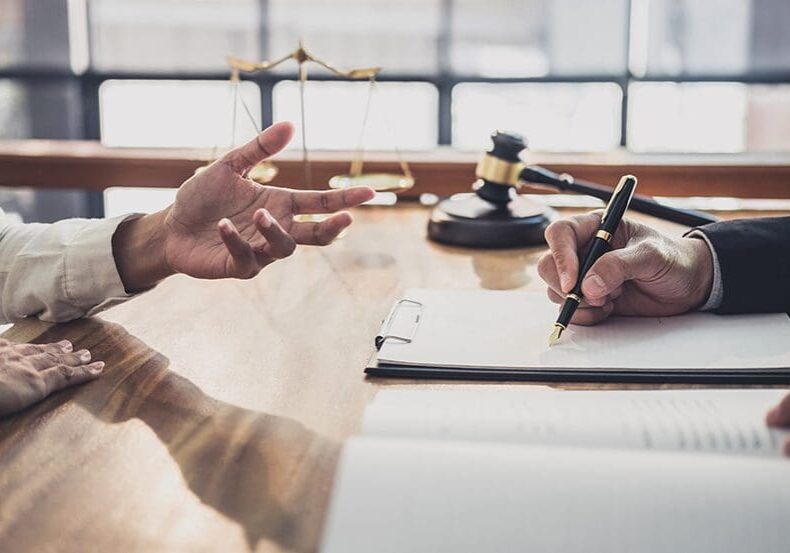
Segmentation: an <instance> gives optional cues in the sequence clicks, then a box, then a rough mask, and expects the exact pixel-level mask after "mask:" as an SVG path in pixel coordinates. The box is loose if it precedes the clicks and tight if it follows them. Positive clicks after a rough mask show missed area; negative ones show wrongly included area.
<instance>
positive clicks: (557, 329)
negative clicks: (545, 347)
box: [549, 325, 562, 347]
mask: <svg viewBox="0 0 790 553" xmlns="http://www.w3.org/2000/svg"><path fill="white" fill-rule="evenodd" d="M561 334H562V327H561V326H559V325H554V330H553V331H552V333H551V335H550V336H549V347H551V346H553V345H554V344H556V343H557V341H558V340H559V339H560V335H561Z"/></svg>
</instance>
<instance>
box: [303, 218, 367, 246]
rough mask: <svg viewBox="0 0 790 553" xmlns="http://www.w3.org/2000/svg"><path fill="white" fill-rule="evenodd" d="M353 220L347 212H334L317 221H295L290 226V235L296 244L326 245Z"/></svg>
mask: <svg viewBox="0 0 790 553" xmlns="http://www.w3.org/2000/svg"><path fill="white" fill-rule="evenodd" d="M353 221H354V220H353V219H352V217H351V215H350V214H349V213H336V214H334V215H332V216H331V217H328V218H326V219H324V220H323V221H321V222H318V223H316V222H297V223H294V224H293V226H292V227H291V236H293V238H294V240H296V242H297V243H298V244H304V245H308V246H326V245H327V244H330V243H331V242H332V241H333V240H334V239H335V238H337V237H338V235H339V234H340V233H341V232H343V230H344V229H346V228H347V227H348V226H349V225H350V224H351V223H352V222H353Z"/></svg>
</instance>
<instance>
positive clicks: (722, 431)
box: [362, 387, 790, 456]
mask: <svg viewBox="0 0 790 553" xmlns="http://www.w3.org/2000/svg"><path fill="white" fill-rule="evenodd" d="M539 390H540V389H538V390H531V389H530V388H525V387H519V388H500V389H496V388H490V387H489V388H487V389H486V388H484V389H474V388H472V389H464V388H461V389H458V388H453V389H447V390H414V389H409V390H383V391H380V392H379V393H378V394H377V396H376V397H375V398H374V400H373V402H372V403H371V404H370V405H369V406H368V409H367V411H366V413H365V418H364V422H363V429H362V432H363V434H367V435H377V436H389V437H402V438H407V439H408V438H425V439H435V440H457V441H484V442H520V443H527V444H542V445H561V446H571V447H591V448H604V447H605V448H628V449H647V450H667V451H696V452H716V453H727V454H738V455H763V456H780V455H781V447H782V444H783V443H784V440H785V438H787V437H788V436H790V432H786V431H783V430H777V429H772V428H768V427H767V426H766V424H765V414H766V413H767V412H768V410H769V409H770V408H772V407H774V406H775V405H777V404H778V403H779V401H780V400H781V399H782V397H784V395H785V394H786V393H788V392H787V391H786V390H776V389H774V390H665V391H637V390H627V391H588V392H584V391H582V392H573V391H570V392H562V391H539Z"/></svg>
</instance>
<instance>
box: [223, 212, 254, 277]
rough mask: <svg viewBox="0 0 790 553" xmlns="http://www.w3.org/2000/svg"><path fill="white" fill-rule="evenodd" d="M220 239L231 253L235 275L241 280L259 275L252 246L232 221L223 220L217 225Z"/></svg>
mask: <svg viewBox="0 0 790 553" xmlns="http://www.w3.org/2000/svg"><path fill="white" fill-rule="evenodd" d="M217 228H218V230H219V235H220V238H222V242H223V243H224V244H225V247H226V248H227V249H228V253H230V257H231V259H232V260H233V265H234V269H235V270H234V271H233V273H234V274H235V275H236V276H238V277H241V278H245V277H246V278H250V277H253V276H255V274H257V269H258V262H257V260H256V258H255V252H253V250H252V246H250V244H249V243H248V242H247V241H246V240H245V239H244V238H242V237H241V235H240V234H239V231H238V230H236V227H235V226H233V223H231V222H230V219H221V220H220V222H219V223H217Z"/></svg>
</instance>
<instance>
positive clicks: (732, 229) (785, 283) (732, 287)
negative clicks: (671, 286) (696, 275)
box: [698, 217, 790, 313]
mask: <svg viewBox="0 0 790 553" xmlns="http://www.w3.org/2000/svg"><path fill="white" fill-rule="evenodd" d="M698 230H699V231H701V232H703V233H704V234H705V236H706V237H707V238H708V240H709V241H710V243H711V244H712V245H713V249H714V250H715V251H716V257H717V258H718V261H719V266H720V268H721V277H722V285H723V295H722V302H721V305H720V306H719V307H718V308H717V309H715V312H717V313H765V312H790V217H770V218H762V219H740V220H733V221H722V222H719V223H712V224H710V225H705V226H702V227H699V229H698Z"/></svg>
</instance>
